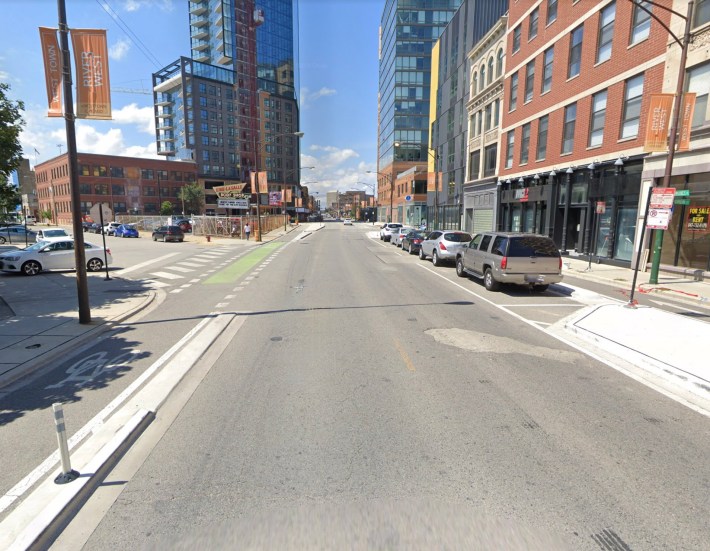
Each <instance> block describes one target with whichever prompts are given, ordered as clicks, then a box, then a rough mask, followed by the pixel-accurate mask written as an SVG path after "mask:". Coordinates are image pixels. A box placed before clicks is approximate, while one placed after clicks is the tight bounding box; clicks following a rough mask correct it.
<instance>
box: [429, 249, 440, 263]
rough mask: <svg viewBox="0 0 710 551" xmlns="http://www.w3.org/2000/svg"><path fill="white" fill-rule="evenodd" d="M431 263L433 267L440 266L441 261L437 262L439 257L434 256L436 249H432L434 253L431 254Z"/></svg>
mask: <svg viewBox="0 0 710 551" xmlns="http://www.w3.org/2000/svg"><path fill="white" fill-rule="evenodd" d="M431 263H432V264H433V265H434V266H440V265H441V261H440V260H439V255H438V254H436V249H434V252H433V253H431Z"/></svg>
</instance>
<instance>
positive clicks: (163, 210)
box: [160, 201, 173, 216]
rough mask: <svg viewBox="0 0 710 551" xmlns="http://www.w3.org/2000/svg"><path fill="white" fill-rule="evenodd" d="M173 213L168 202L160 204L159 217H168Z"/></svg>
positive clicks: (171, 205) (171, 206)
mask: <svg viewBox="0 0 710 551" xmlns="http://www.w3.org/2000/svg"><path fill="white" fill-rule="evenodd" d="M172 213H173V204H172V203H171V202H170V201H163V202H162V203H161V204H160V215H161V216H170V215H171V214H172Z"/></svg>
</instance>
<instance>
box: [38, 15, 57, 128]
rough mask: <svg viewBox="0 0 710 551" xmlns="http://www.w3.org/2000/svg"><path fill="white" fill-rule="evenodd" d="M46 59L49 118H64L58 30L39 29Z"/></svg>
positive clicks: (45, 73)
mask: <svg viewBox="0 0 710 551" xmlns="http://www.w3.org/2000/svg"><path fill="white" fill-rule="evenodd" d="M39 39H40V43H41V44H42V58H43V59H44V79H45V81H46V84H47V102H48V104H49V110H48V111H47V116H48V117H61V116H62V52H61V50H60V49H59V42H58V41H57V29H50V28H48V27H40V28H39Z"/></svg>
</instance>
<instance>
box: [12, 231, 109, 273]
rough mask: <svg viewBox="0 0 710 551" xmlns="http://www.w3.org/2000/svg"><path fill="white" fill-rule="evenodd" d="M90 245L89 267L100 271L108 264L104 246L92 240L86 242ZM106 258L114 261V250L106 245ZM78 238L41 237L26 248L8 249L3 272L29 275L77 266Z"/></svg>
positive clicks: (87, 266)
mask: <svg viewBox="0 0 710 551" xmlns="http://www.w3.org/2000/svg"><path fill="white" fill-rule="evenodd" d="M84 247H85V248H86V252H85V258H86V269H87V270H88V271H90V272H98V271H99V270H101V268H103V267H104V248H103V247H99V246H97V245H94V244H92V243H86V242H85V243H84ZM105 258H106V260H107V262H108V263H109V264H111V263H112V262H113V259H112V258H111V251H110V250H109V249H106V251H105ZM73 269H75V263H74V239H72V238H65V239H62V240H55V241H51V242H47V241H40V242H39V243H35V244H34V245H31V246H29V247H27V248H25V249H18V250H16V251H7V252H4V253H2V254H0V270H2V271H3V272H22V273H23V274H25V275H28V276H31V275H37V274H38V273H40V272H41V271H43V270H73Z"/></svg>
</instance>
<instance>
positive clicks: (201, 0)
mask: <svg viewBox="0 0 710 551" xmlns="http://www.w3.org/2000/svg"><path fill="white" fill-rule="evenodd" d="M220 4H221V2H220ZM208 9H209V2H208V1H207V0H192V1H191V2H190V15H202V14H203V13H206V12H207V10H208Z"/></svg>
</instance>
